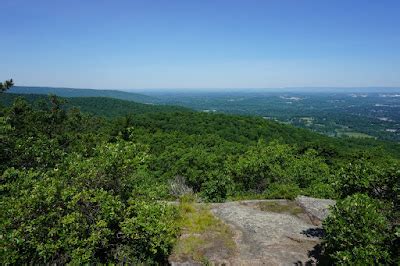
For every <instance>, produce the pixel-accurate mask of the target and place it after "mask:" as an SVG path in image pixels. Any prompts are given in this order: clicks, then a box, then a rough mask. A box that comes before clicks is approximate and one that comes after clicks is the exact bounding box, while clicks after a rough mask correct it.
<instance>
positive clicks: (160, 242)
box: [121, 199, 179, 261]
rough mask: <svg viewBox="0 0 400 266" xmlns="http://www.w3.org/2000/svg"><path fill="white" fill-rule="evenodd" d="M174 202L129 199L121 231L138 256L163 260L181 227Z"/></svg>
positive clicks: (142, 258)
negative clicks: (149, 201) (170, 203)
mask: <svg viewBox="0 0 400 266" xmlns="http://www.w3.org/2000/svg"><path fill="white" fill-rule="evenodd" d="M178 217H179V215H178V212H177V209H176V207H175V206H172V205H168V204H165V203H164V204H162V203H148V202H143V201H135V200H133V199H132V200H130V202H129V205H128V208H127V209H126V218H125V219H124V221H123V222H122V223H121V231H122V233H123V234H124V237H125V238H126V240H127V241H129V242H130V243H131V247H132V248H133V249H134V254H135V257H137V258H139V259H141V260H145V259H147V258H153V259H155V260H156V261H157V260H158V261H162V260H163V259H164V258H166V256H168V254H169V253H170V251H171V249H172V246H173V244H174V243H175V241H176V237H177V236H178V233H179V228H178V224H177V222H176V220H177V219H178Z"/></svg>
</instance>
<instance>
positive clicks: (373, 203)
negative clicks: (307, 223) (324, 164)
mask: <svg viewBox="0 0 400 266" xmlns="http://www.w3.org/2000/svg"><path fill="white" fill-rule="evenodd" d="M384 208H385V206H383V205H382V204H381V202H379V201H378V200H375V199H372V198H370V197H369V196H367V195H365V194H355V195H352V196H349V197H347V198H346V199H344V200H342V201H338V202H337V204H336V206H335V207H333V209H332V213H331V214H330V215H329V217H328V218H327V219H326V220H325V221H324V223H323V226H324V229H325V233H326V234H325V237H324V245H325V254H326V255H328V256H329V257H330V258H331V259H332V261H333V262H334V263H335V264H346V265H354V264H355V265H372V264H387V263H388V262H390V241H391V235H390V224H389V221H388V220H387V218H386V217H385V215H384V214H382V211H383V210H384Z"/></svg>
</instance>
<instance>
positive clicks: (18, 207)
mask: <svg viewBox="0 0 400 266" xmlns="http://www.w3.org/2000/svg"><path fill="white" fill-rule="evenodd" d="M0 97H2V95H1V94H0ZM96 106H97V105H96ZM100 107H101V106H100V105H99V106H98V107H96V108H100ZM145 108H146V112H141V111H137V113H136V114H131V115H127V116H122V117H115V118H112V119H104V118H101V117H99V116H92V115H89V114H86V113H82V112H81V111H79V110H78V109H74V108H63V102H62V100H60V99H59V98H56V97H50V100H49V101H42V102H41V103H36V104H30V103H27V102H26V101H25V100H23V99H17V100H16V101H15V102H14V103H13V104H12V105H11V106H9V107H4V106H3V107H1V109H0V151H1V154H0V161H1V164H0V171H1V172H0V173H1V181H0V182H1V183H0V188H1V190H0V191H1V198H0V204H1V206H0V207H1V209H2V212H1V214H0V215H1V216H0V220H1V224H0V228H1V229H0V230H1V238H0V241H1V256H0V257H1V261H0V263H2V264H21V263H32V264H44V263H60V264H64V263H73V264H80V263H106V262H113V263H133V264H137V263H148V264H152V263H164V262H165V261H166V258H167V256H168V255H169V254H170V253H171V250H172V248H173V246H174V243H175V240H176V238H177V237H178V235H179V234H180V232H181V231H180V230H181V228H182V227H183V225H182V217H181V216H182V212H181V211H179V210H178V209H177V208H176V207H174V206H173V205H170V204H166V203H163V201H165V200H175V199H177V198H178V197H179V196H180V194H182V193H180V192H182V191H185V192H191V193H194V194H196V195H198V197H200V198H201V199H202V200H203V201H206V202H222V201H225V200H227V199H243V198H294V197H296V196H297V195H299V194H302V195H309V196H314V197H326V198H335V199H344V200H343V202H342V201H339V204H338V206H337V207H336V209H335V210H334V212H333V215H332V216H331V217H330V218H329V219H328V220H327V222H326V223H325V226H326V228H327V237H326V254H327V255H328V256H329V257H330V258H331V259H332V260H333V261H336V262H341V263H353V262H357V263H359V262H360V261H363V260H365V261H368V262H376V263H385V262H391V263H394V262H395V261H396V258H397V259H398V256H399V254H398V250H396V248H395V247H396V245H397V244H398V243H399V235H400V233H399V227H398V223H399V215H398V214H399V209H398V208H399V194H400V193H399V184H400V181H399V160H398V158H397V155H398V151H397V150H396V145H393V147H394V148H393V147H391V148H390V149H389V148H387V145H388V144H387V143H383V142H376V141H374V140H370V141H369V142H368V140H364V141H363V143H360V142H359V141H351V140H341V139H333V138H329V137H325V136H322V135H319V134H316V133H312V132H310V131H307V130H302V129H296V128H294V127H291V126H286V125H282V124H279V123H276V122H272V121H265V120H263V119H259V118H252V117H244V116H227V115H217V114H205V113H196V112H191V111H175V110H171V109H170V108H169V107H168V108H169V109H168V110H164V109H163V108H161V107H157V108H156V109H155V111H156V112H150V111H149V109H148V107H145ZM102 112H104V110H103V111H102ZM349 213H352V214H354V215H352V216H351V215H349ZM355 214H356V215H355ZM364 221H369V222H368V223H367V222H365V223H364ZM372 221H375V222H372ZM366 228H367V229H368V228H377V229H379V234H380V235H381V237H376V238H375V237H373V236H374V235H376V234H378V231H376V230H375V231H373V230H372V231H371V230H367V229H366ZM359 234H361V237H359ZM353 240H354V241H355V240H359V241H355V242H354V241H353ZM338 243H340V245H339V244H338ZM363 247H366V248H365V249H364V248H363ZM377 254H379V256H378V255H377Z"/></svg>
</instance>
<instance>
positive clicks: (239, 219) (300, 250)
mask: <svg viewBox="0 0 400 266" xmlns="http://www.w3.org/2000/svg"><path fill="white" fill-rule="evenodd" d="M212 212H213V213H214V215H216V216H217V217H219V218H220V219H221V220H222V221H224V222H225V223H227V224H228V225H230V226H231V227H232V228H233V230H234V231H235V234H236V239H235V241H236V243H237V246H238V253H239V254H238V255H237V257H236V258H232V260H230V261H229V262H228V263H225V264H226V265H294V264H300V265H301V264H303V265H304V264H305V263H307V262H311V263H312V260H311V261H310V257H309V255H308V253H309V252H310V251H311V250H312V249H313V248H314V247H315V246H316V245H317V244H318V243H319V242H320V239H319V238H318V237H317V236H313V235H312V234H309V232H313V231H314V230H317V229H318V228H317V227H316V226H314V225H313V224H311V223H307V222H306V221H304V220H302V219H299V218H298V217H295V216H292V215H289V214H282V213H276V212H266V211H260V210H256V209H254V208H251V207H248V206H246V205H244V204H241V203H240V202H228V203H222V204H214V205H213V206H212ZM217 264H218V263H217Z"/></svg>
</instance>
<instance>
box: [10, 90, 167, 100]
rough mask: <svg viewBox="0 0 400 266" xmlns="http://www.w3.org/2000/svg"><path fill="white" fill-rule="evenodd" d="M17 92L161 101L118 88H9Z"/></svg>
mask: <svg viewBox="0 0 400 266" xmlns="http://www.w3.org/2000/svg"><path fill="white" fill-rule="evenodd" d="M9 92H10V93H16V94H45V95H48V94H54V95H57V96H60V97H108V98H115V99H120V100H126V101H134V102H139V103H159V102H160V100H159V99H157V98H156V97H151V96H147V95H143V94H139V93H131V92H125V91H118V90H93V89H72V88H54V87H25V86H15V87H12V88H11V89H10V90H9Z"/></svg>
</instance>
